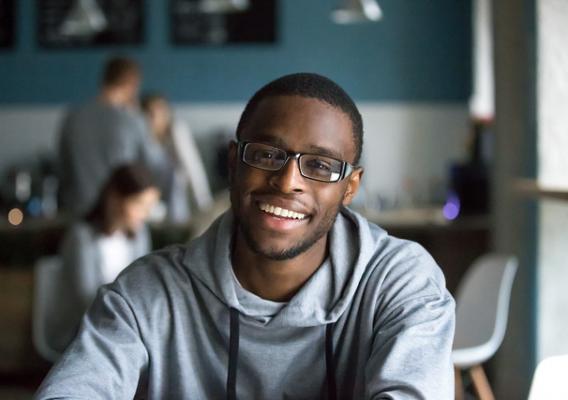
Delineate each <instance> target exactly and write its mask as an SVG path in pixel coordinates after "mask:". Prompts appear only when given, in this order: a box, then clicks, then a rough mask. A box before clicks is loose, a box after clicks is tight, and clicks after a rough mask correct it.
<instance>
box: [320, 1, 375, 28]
mask: <svg viewBox="0 0 568 400" xmlns="http://www.w3.org/2000/svg"><path fill="white" fill-rule="evenodd" d="M382 16H383V11H382V10H381V7H379V4H378V3H377V1H376V0H341V2H340V4H339V6H338V7H337V8H335V9H334V10H333V11H332V12H331V19H332V20H333V22H335V23H337V24H352V23H356V22H367V21H378V20H380V19H381V18H382Z"/></svg>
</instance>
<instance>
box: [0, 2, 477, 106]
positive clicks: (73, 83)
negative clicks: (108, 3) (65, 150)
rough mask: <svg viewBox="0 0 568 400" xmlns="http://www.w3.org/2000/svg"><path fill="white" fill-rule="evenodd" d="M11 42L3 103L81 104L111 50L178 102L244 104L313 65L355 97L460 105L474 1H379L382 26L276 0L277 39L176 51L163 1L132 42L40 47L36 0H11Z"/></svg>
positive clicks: (0, 88) (466, 87) (1, 56)
mask: <svg viewBox="0 0 568 400" xmlns="http://www.w3.org/2000/svg"><path fill="white" fill-rule="evenodd" d="M16 3H17V15H18V17H17V44H16V46H15V48H14V49H11V50H2V51H0V104H18V103H20V104H50V103H67V102H70V101H78V100H80V99H84V98H85V97H88V96H90V95H92V94H93V93H94V92H95V91H96V88H97V80H98V74H99V69H100V65H101V63H102V62H103V60H104V59H105V57H107V56H108V55H109V54H117V53H119V54H126V55H129V56H131V57H134V58H135V59H137V60H138V61H140V62H141V64H142V66H143V68H144V71H145V88H146V89H158V90H160V91H163V92H164V93H166V94H167V95H168V96H169V97H170V98H171V99H172V100H174V101H177V102H186V101H191V102H197V101H199V102H208V101H210V102H216V101H244V100H246V99H247V98H248V97H250V95H251V94H252V92H254V90H255V89H257V88H258V87H259V86H260V85H262V84H264V83H266V82H267V81H269V80H271V79H273V78H274V77H277V76H279V75H282V74H285V73H289V72H294V71H314V72H318V73H321V74H324V75H327V76H329V77H331V78H332V79H334V80H336V81H337V82H339V83H340V84H341V85H343V86H344V87H345V88H346V89H347V90H348V91H349V92H350V93H351V94H352V95H353V97H355V98H356V99H358V100H369V101H420V102H466V101H467V99H468V97H469V94H470V87H471V77H470V75H471V71H470V70H471V67H470V61H471V56H470V53H471V21H470V20H471V0H435V1H429V0H380V4H381V7H382V8H383V11H384V15H385V17H384V19H383V20H382V21H381V22H379V23H367V24H361V25H348V26H341V25H336V24H334V23H332V22H331V20H330V19H329V13H330V11H331V9H332V7H333V6H334V5H335V4H336V3H337V1H336V0H279V11H278V29H277V31H278V42H277V43H276V44H274V45H262V46H260V45H235V46H224V47H207V46H203V47H176V46H173V45H172V44H171V43H170V42H169V27H168V24H167V17H168V2H167V1H165V0H163V1H159V0H146V1H145V4H146V41H145V44H143V45H141V46H138V47H128V48H124V47H122V48H99V49H88V50H82V49H65V50H46V49H42V48H38V46H37V45H36V40H35V39H36V37H35V34H36V33H35V31H36V26H35V9H34V8H35V3H36V1H35V0H18V1H16Z"/></svg>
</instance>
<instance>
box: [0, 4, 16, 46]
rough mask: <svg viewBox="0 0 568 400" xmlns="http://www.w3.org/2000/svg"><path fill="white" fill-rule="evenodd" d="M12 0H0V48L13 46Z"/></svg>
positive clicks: (13, 18)
mask: <svg viewBox="0 0 568 400" xmlns="http://www.w3.org/2000/svg"><path fill="white" fill-rule="evenodd" d="M14 11H15V10H14V0H0V48H9V47H12V46H14V28H15V24H14V21H15V14H14Z"/></svg>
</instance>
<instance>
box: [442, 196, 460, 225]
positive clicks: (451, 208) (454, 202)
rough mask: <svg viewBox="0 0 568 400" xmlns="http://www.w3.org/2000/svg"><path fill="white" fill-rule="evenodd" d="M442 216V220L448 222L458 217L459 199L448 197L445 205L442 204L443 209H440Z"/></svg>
mask: <svg viewBox="0 0 568 400" xmlns="http://www.w3.org/2000/svg"><path fill="white" fill-rule="evenodd" d="M442 214H444V218H446V219H448V220H450V221H451V220H454V219H456V218H457V217H458V215H460V199H459V198H458V197H457V196H456V195H453V194H452V195H450V196H448V199H447V200H446V204H444V208H443V209H442Z"/></svg>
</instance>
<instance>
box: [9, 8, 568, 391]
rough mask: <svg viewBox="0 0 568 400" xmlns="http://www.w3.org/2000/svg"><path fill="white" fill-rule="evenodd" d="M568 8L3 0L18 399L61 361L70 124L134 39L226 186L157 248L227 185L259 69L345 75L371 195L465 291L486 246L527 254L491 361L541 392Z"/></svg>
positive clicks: (452, 286) (368, 207) (561, 189)
mask: <svg viewBox="0 0 568 400" xmlns="http://www.w3.org/2000/svg"><path fill="white" fill-rule="evenodd" d="M566 22H568V3H566V2H565V1H564V0H517V1H513V0H500V1H491V0H460V1H456V0H436V1H425V0H378V2H376V1H374V0H373V1H371V0H353V1H338V0H309V1H305V0H304V1H302V0H248V1H246V0H233V1H228V0H227V1H226V2H225V1H220V0H213V1H205V0H167V1H166V0H163V1H149V0H120V1H118V0H115V1H110V0H109V1H105V0H75V1H73V0H67V1H66V0H35V1H34V0H18V1H16V0H12V1H10V0H0V184H1V186H0V194H1V196H0V212H1V214H0V398H6V399H10V398H29V396H30V393H33V390H34V388H35V387H36V386H37V384H38V383H39V382H41V379H42V378H43V376H44V375H45V373H46V372H47V370H48V369H49V366H50V362H49V361H47V360H45V359H44V358H45V357H42V356H41V355H40V354H38V352H37V346H36V347H34V340H33V330H34V318H35V317H36V315H35V314H34V312H35V311H34V301H35V297H34V296H37V287H36V286H37V280H36V279H37V277H36V276H34V266H35V265H36V264H37V263H38V260H40V259H42V258H43V257H46V256H52V255H55V254H57V253H58V252H59V249H60V247H61V242H62V238H63V237H64V233H65V231H66V229H67V228H68V226H69V218H68V216H67V213H66V212H67V210H66V209H65V207H64V206H63V204H62V203H61V201H60V189H61V179H60V175H61V171H60V169H59V168H60V164H59V161H60V159H59V158H60V157H59V153H58V140H59V135H60V129H61V126H62V124H63V118H64V116H65V113H66V111H67V110H68V109H69V107H70V106H71V105H76V104H80V103H82V102H85V101H88V100H89V99H91V98H93V97H95V96H96V95H97V93H98V91H99V84H100V76H101V71H102V68H103V66H104V64H105V62H106V61H107V60H108V58H109V57H111V56H116V55H121V56H124V57H128V58H130V59H132V60H135V61H136V62H137V63H138V64H139V66H140V68H141V71H142V79H141V92H159V93H161V94H162V95H163V96H164V97H165V98H167V101H168V102H169V104H170V106H171V109H172V112H173V114H174V115H175V117H176V119H178V120H181V121H184V123H186V124H187V125H188V126H189V127H190V130H191V135H192V138H193V140H194V142H195V145H196V149H197V151H198V153H199V155H200V157H201V161H200V162H199V163H200V165H201V167H202V168H203V170H204V171H205V174H206V177H207V178H206V179H207V184H208V185H209V186H210V191H211V193H212V200H211V202H210V203H209V204H208V205H207V207H193V206H195V204H193V203H192V211H191V213H190V214H188V216H187V218H185V219H182V220H180V219H169V218H168V217H167V215H168V204H167V203H164V202H162V204H161V207H162V211H161V212H156V213H154V214H153V215H152V217H151V218H150V223H149V230H150V233H151V238H152V246H153V248H159V247H162V246H164V245H167V244H171V243H177V242H184V241H186V240H188V239H189V238H190V237H192V236H193V235H195V234H197V233H198V232H200V231H201V230H202V229H203V226H204V224H205V225H206V224H207V223H208V222H209V221H211V218H213V216H214V215H216V212H218V211H219V209H222V208H223V205H224V204H226V200H224V195H223V193H224V190H225V189H226V187H227V181H226V171H225V164H224V158H225V155H226V145H227V143H228V140H230V139H231V138H232V137H233V136H234V132H235V128H236V124H237V121H238V119H239V116H240V113H241V111H242V109H243V107H244V105H245V104H246V101H247V100H248V99H249V98H250V97H251V96H252V94H253V93H254V92H255V91H256V90H257V89H258V88H260V87H261V86H262V85H264V84H265V83H267V82H268V81H270V80H272V79H274V78H276V77H279V76H281V75H283V74H287V73H292V72H300V71H304V72H317V73H319V74H322V75H325V76H328V77H329V78H331V79H333V80H334V81H336V82H337V83H339V84H340V85H341V86H342V87H343V88H345V89H346V91H347V92H348V93H349V94H350V95H351V96H352V97H353V98H354V100H355V101H356V103H357V104H358V106H359V108H360V111H361V113H362V115H363V121H364V130H365V137H364V141H365V142H364V151H363V159H362V165H363V166H364V168H365V170H366V172H365V175H364V179H363V186H362V189H361V193H360V194H359V196H358V197H357V199H356V200H355V202H354V204H353V207H354V208H355V209H357V210H359V211H361V212H363V213H364V214H366V215H367V216H368V218H369V219H371V220H373V221H374V222H376V223H378V224H379V225H381V226H383V227H384V228H385V229H387V230H388V231H389V232H390V233H391V234H394V235H397V236H400V237H404V238H408V239H412V240H416V241H418V242H420V243H421V244H422V245H423V246H425V247H426V248H427V249H428V250H429V251H430V252H431V253H432V254H433V256H434V258H435V259H436V261H437V262H438V263H439V264H440V266H441V268H442V270H443V271H444V273H445V275H446V280H447V285H448V288H449V290H450V291H451V292H452V293H453V294H456V293H457V290H458V287H459V285H460V283H462V278H463V277H464V276H465V274H466V272H467V270H468V268H469V266H470V265H471V264H472V263H473V262H474V260H476V259H477V258H478V257H480V256H482V255H483V254H487V253H489V252H500V253H506V254H510V255H513V256H514V257H516V259H517V260H518V262H519V268H518V271H517V274H516V277H515V280H514V285H513V289H512V294H511V301H510V307H509V310H510V311H509V315H508V319H507V330H506V333H505V336H504V340H503V343H502V344H501V346H500V347H499V350H498V351H497V353H496V354H495V355H494V356H492V357H491V359H490V360H488V361H487V362H486V363H484V367H485V371H486V373H487V375H488V379H489V382H490V384H491V387H492V388H493V391H494V393H495V397H496V398H506V399H523V398H526V397H527V395H528V391H529V388H530V385H531V380H532V376H533V372H534V368H535V367H536V365H537V363H538V361H540V360H542V359H544V358H546V357H548V356H552V355H557V354H563V353H568V342H567V340H566V338H565V337H566V334H565V333H566V332H567V331H568V317H566V316H565V312H563V310H565V309H566V307H567V306H568V292H567V291H566V290H564V286H565V283H566V282H568V264H567V263H566V261H565V260H566V255H567V254H566V249H567V248H568V246H567V244H568V236H567V235H566V234H565V226H566V221H568V207H567V205H568V203H567V202H566V200H568V174H567V172H566V171H568V158H566V157H565V152H566V149H568V135H567V133H566V132H568V116H567V115H568V113H566V111H565V108H566V105H567V104H568V48H567V47H566V46H565V44H564V43H565V41H566V39H568V28H567V27H568V24H566ZM190 190H191V188H190ZM164 215H166V216H164ZM479 296H480V297H482V296H483V293H480V294H479ZM467 383H468V382H467V377H466V385H467ZM468 390H469V391H470V392H472V393H473V392H474V391H473V390H471V389H468Z"/></svg>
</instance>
